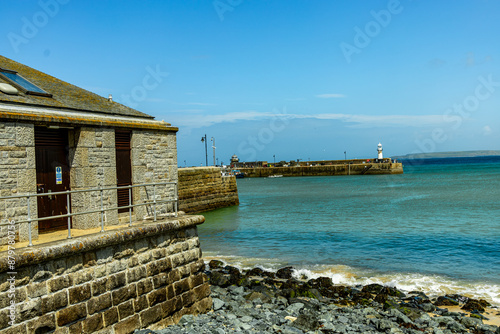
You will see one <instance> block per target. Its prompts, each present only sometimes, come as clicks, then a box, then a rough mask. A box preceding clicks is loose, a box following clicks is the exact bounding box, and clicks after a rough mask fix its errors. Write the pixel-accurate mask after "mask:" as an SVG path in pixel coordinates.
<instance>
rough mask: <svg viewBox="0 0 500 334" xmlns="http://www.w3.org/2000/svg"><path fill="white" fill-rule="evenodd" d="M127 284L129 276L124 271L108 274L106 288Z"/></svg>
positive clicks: (109, 289)
mask: <svg viewBox="0 0 500 334" xmlns="http://www.w3.org/2000/svg"><path fill="white" fill-rule="evenodd" d="M125 284H127V277H126V274H125V273H124V272H121V273H118V274H115V275H111V276H108V279H107V282H106V289H107V290H108V291H111V290H114V289H117V288H119V287H122V286H124V285H125Z"/></svg>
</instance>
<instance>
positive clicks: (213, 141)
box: [211, 137, 215, 166]
mask: <svg viewBox="0 0 500 334" xmlns="http://www.w3.org/2000/svg"><path fill="white" fill-rule="evenodd" d="M211 140H212V148H213V149H214V166H215V138H214V137H212V139H211Z"/></svg>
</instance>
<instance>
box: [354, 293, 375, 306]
mask: <svg viewBox="0 0 500 334" xmlns="http://www.w3.org/2000/svg"><path fill="white" fill-rule="evenodd" d="M372 299H373V297H372V294H371V293H369V292H365V291H362V292H359V293H356V294H354V295H353V296H352V301H353V302H355V303H356V304H360V305H368V304H369V303H370V301H371V300H372Z"/></svg>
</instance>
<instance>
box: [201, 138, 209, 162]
mask: <svg viewBox="0 0 500 334" xmlns="http://www.w3.org/2000/svg"><path fill="white" fill-rule="evenodd" d="M201 142H202V143H203V142H205V166H208V153H207V134H206V133H205V136H203V137H201Z"/></svg>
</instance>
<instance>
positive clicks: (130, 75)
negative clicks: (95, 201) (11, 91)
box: [0, 0, 500, 166]
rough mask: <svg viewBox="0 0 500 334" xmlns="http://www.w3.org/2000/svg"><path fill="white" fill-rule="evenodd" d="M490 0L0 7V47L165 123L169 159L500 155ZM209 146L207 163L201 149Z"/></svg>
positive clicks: (494, 7) (497, 55) (499, 89)
mask: <svg viewBox="0 0 500 334" xmlns="http://www.w3.org/2000/svg"><path fill="white" fill-rule="evenodd" d="M498 13H500V2H499V1H487V0H477V1H460V0H458V1H453V2H451V1H439V2H437V1H430V0H429V1H423V0H422V1H418V0H413V1H411V0H401V1H394V0H391V1H365V2H362V1H326V0H316V1H306V0H302V1H300V0H286V1H285V0H281V1H277V0H252V1H250V0H215V1H191V0H178V1H160V0H158V1H126V0H120V1H118V0H109V1H77V0H41V1H26V0H16V1H5V2H3V8H2V14H1V18H2V19H1V20H0V32H1V39H2V42H1V44H0V45H1V46H2V47H1V49H0V50H1V52H2V55H4V56H6V57H8V58H11V59H14V60H16V61H19V62H21V63H24V64H26V65H29V66H31V67H34V68H36V69H39V70H41V71H43V72H46V73H48V74H51V75H53V76H56V77H58V78H60V79H62V80H65V81H68V82H70V83H72V84H74V85H77V86H80V87H83V88H85V89H88V90H90V91H93V92H95V93H97V94H99V95H102V96H105V97H107V96H108V94H112V95H113V97H114V100H115V101H118V102H122V103H124V104H126V105H129V106H131V107H134V108H136V109H138V110H140V111H143V112H146V113H148V114H151V115H153V116H155V117H156V119H158V120H165V121H167V122H169V123H172V125H174V126H178V127H179V128H180V131H179V132H178V138H177V144H178V163H179V165H180V166H184V165H189V166H191V165H198V166H199V165H200V164H201V163H203V164H204V162H205V146H204V144H203V143H202V142H201V141H200V139H201V137H202V136H204V135H205V134H206V135H207V137H208V138H209V140H210V138H211V137H214V138H215V141H216V147H217V148H216V157H217V158H218V162H219V163H220V162H224V163H227V162H229V159H230V157H231V155H233V154H237V155H238V156H239V157H240V158H241V160H244V161H251V160H267V161H273V155H275V156H276V160H292V159H302V160H308V159H311V160H323V159H340V158H343V157H344V151H347V156H348V158H349V157H350V158H355V157H357V158H373V157H374V156H375V154H376V146H377V144H378V143H379V142H381V143H382V144H383V146H384V153H385V155H386V156H392V155H402V154H407V153H416V152H440V151H461V150H480V149H491V150H500V70H499V69H500V67H499V59H500V43H498V31H500V20H498ZM210 146H211V143H209V152H208V156H209V163H212V161H213V153H212V150H211V147H210Z"/></svg>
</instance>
